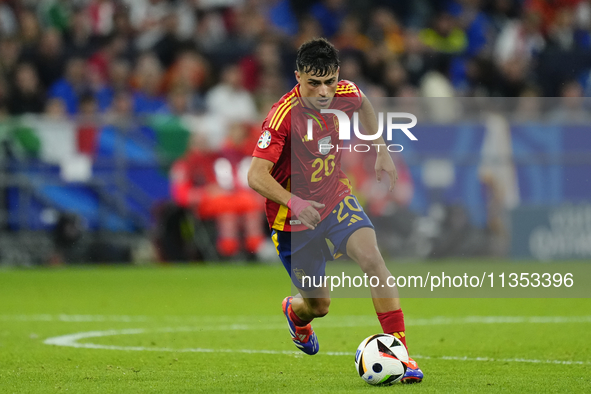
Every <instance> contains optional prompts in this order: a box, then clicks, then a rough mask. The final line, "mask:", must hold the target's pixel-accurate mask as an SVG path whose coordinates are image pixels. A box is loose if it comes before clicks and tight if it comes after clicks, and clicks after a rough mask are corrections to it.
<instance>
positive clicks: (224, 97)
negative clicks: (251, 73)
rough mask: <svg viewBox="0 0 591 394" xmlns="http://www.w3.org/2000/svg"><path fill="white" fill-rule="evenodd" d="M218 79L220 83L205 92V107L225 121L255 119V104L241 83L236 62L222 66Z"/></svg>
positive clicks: (241, 79)
mask: <svg viewBox="0 0 591 394" xmlns="http://www.w3.org/2000/svg"><path fill="white" fill-rule="evenodd" d="M220 79H221V80H220V83H219V84H217V85H216V86H214V87H213V88H211V90H210V91H209V92H207V95H206V97H205V102H206V105H207V109H208V110H209V111H211V112H213V113H214V114H215V115H217V116H219V117H220V118H222V119H224V120H226V121H253V120H255V119H256V118H257V110H256V106H255V104H254V100H253V99H252V96H251V94H250V93H249V92H248V90H246V89H245V88H244V87H243V85H242V81H243V74H242V70H241V69H240V67H239V66H238V65H236V64H232V65H229V66H226V67H224V69H223V70H222V72H221V78H220Z"/></svg>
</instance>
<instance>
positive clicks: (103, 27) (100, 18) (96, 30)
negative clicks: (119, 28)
mask: <svg viewBox="0 0 591 394" xmlns="http://www.w3.org/2000/svg"><path fill="white" fill-rule="evenodd" d="M115 11H116V8H115V3H114V1H113V0H91V1H90V4H89V5H88V14H89V16H90V27H91V28H92V32H93V34H95V35H98V36H106V35H108V34H111V32H112V31H113V17H114V16H115Z"/></svg>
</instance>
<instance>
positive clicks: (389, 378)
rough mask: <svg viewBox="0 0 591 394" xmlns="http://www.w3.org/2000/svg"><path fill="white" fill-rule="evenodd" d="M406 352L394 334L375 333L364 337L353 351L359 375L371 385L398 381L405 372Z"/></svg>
mask: <svg viewBox="0 0 591 394" xmlns="http://www.w3.org/2000/svg"><path fill="white" fill-rule="evenodd" d="M407 363H408V352H407V351H406V347H404V345H403V344H402V342H400V341H399V340H398V339H397V338H396V337H395V336H393V335H389V334H376V335H372V336H369V337H367V338H365V339H364V340H363V341H362V342H361V344H360V345H359V347H358V348H357V352H356V353H355V368H356V370H357V372H358V373H359V376H361V378H362V379H363V380H365V381H366V382H367V383H369V384H372V385H378V384H381V385H389V384H393V383H396V382H398V381H399V380H400V379H402V377H403V376H404V373H405V372H406V365H407Z"/></svg>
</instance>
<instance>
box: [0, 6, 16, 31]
mask: <svg viewBox="0 0 591 394" xmlns="http://www.w3.org/2000/svg"><path fill="white" fill-rule="evenodd" d="M17 29H18V23H17V20H16V15H14V12H13V10H12V8H11V7H10V6H9V5H8V4H6V3H4V2H3V3H0V36H3V37H7V36H8V37H10V36H13V35H14V34H16V32H17Z"/></svg>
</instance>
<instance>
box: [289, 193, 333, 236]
mask: <svg viewBox="0 0 591 394" xmlns="http://www.w3.org/2000/svg"><path fill="white" fill-rule="evenodd" d="M287 206H288V207H289V208H290V209H291V211H292V212H293V213H294V214H295V215H296V217H297V218H298V219H299V221H300V222H302V224H303V225H304V226H306V227H308V228H309V229H310V230H314V229H315V228H316V226H318V223H320V220H322V218H321V217H320V213H318V211H317V209H321V208H324V204H321V203H319V202H316V201H311V200H308V201H306V200H302V199H301V198H299V197H297V196H292V197H291V199H290V200H289V202H288V205H287Z"/></svg>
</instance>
